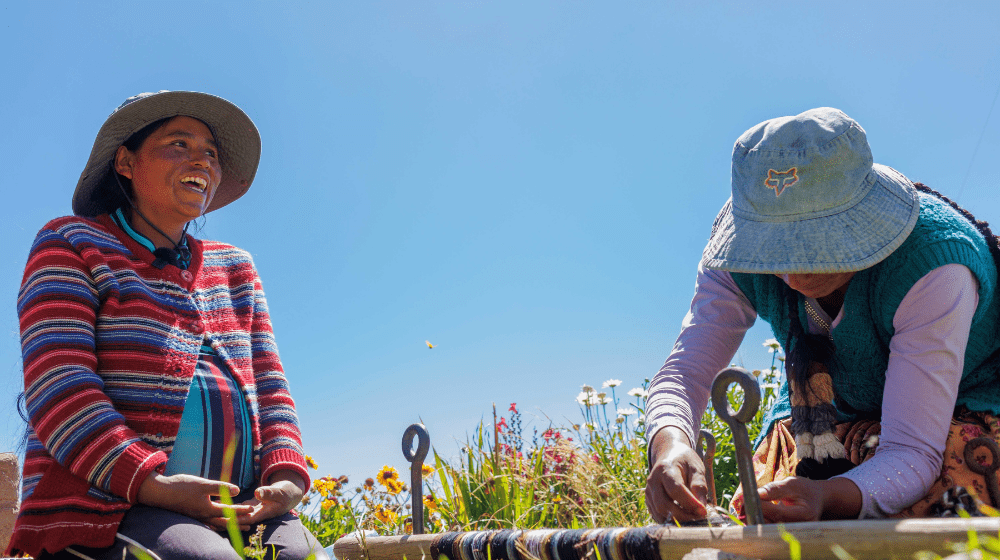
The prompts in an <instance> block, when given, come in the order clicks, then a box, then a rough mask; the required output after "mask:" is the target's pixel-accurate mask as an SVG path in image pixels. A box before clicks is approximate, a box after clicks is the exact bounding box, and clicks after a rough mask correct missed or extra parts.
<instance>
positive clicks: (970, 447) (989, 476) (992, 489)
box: [962, 437, 1000, 507]
mask: <svg viewBox="0 0 1000 560" xmlns="http://www.w3.org/2000/svg"><path fill="white" fill-rule="evenodd" d="M980 447H985V448H986V449H987V451H989V452H990V455H991V457H990V464H989V465H981V464H979V461H977V460H976V450H977V449H979V448H980ZM962 455H964V457H965V464H966V466H968V467H969V470H970V471H972V472H974V473H976V474H981V475H983V479H984V480H985V481H986V491H987V492H989V496H990V501H991V502H993V507H997V506H998V505H1000V485H998V484H997V471H998V470H1000V447H998V446H997V442H995V441H993V438H989V437H977V438H975V439H971V440H969V442H968V443H966V444H965V451H964V452H963V453H962Z"/></svg>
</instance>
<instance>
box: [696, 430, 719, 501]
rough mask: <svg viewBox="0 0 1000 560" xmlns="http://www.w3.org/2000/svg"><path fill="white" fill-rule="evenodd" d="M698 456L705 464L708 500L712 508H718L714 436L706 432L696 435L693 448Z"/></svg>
mask: <svg viewBox="0 0 1000 560" xmlns="http://www.w3.org/2000/svg"><path fill="white" fill-rule="evenodd" d="M695 451H697V453H698V456H699V457H701V461H702V462H703V463H704V464H705V484H706V485H707V486H708V499H709V502H710V504H711V505H712V507H716V506H718V502H717V501H716V499H715V436H713V435H712V432H710V431H708V430H702V431H701V432H700V433H699V434H698V445H697V446H696V447H695Z"/></svg>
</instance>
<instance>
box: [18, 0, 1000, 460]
mask: <svg viewBox="0 0 1000 560" xmlns="http://www.w3.org/2000/svg"><path fill="white" fill-rule="evenodd" d="M0 28H2V30H3V33H0V50H2V52H3V53H4V55H3V57H2V58H0V76H2V80H0V81H2V83H3V85H2V86H0V107H2V109H0V110H2V114H3V123H4V126H3V128H4V134H2V135H0V153H2V154H3V156H2V157H3V163H4V165H3V169H4V186H3V191H2V192H3V200H4V203H3V204H2V205H0V228H2V230H0V231H2V234H3V239H4V243H3V245H2V249H0V251H2V253H0V256H2V261H3V262H4V263H6V265H5V266H4V267H3V269H2V270H0V392H2V394H3V395H7V396H6V397H3V399H4V400H5V401H6V403H7V404H6V405H4V406H2V407H0V411H2V412H0V448H4V449H12V448H13V447H14V446H15V445H16V439H17V435H18V433H19V432H20V430H21V425H20V423H19V420H18V417H17V415H16V413H15V412H13V402H14V397H15V394H16V393H17V392H18V391H19V390H20V387H21V374H20V351H19V342H18V326H17V317H16V312H15V298H16V294H17V289H18V285H19V283H20V278H21V273H22V270H23V266H24V262H25V259H26V256H27V251H28V248H29V246H30V244H31V241H32V239H33V237H34V235H35V233H36V231H37V230H38V229H39V228H40V227H41V226H42V225H43V224H44V223H45V222H46V221H48V220H49V219H51V218H54V217H57V216H62V215H66V214H69V213H70V212H71V211H70V197H71V193H72V191H73V188H74V186H75V185H76V181H77V179H78V177H79V174H80V172H81V170H82V169H83V166H84V163H85V162H86V160H87V156H88V155H89V153H90V149H91V146H92V143H93V140H94V136H95V134H96V132H97V130H98V128H99V127H100V126H101V123H102V122H103V121H104V119H105V118H106V117H107V115H108V114H109V113H110V112H111V110H112V109H114V108H115V107H116V106H117V105H118V104H119V103H121V102H122V101H123V100H124V99H125V98H126V97H128V96H130V95H133V94H135V93H138V92H142V91H155V90H160V89H172V90H180V89H190V90H199V91H206V92H209V93H213V94H216V95H219V96H222V97H225V98H227V99H229V100H231V101H233V102H235V103H236V104H238V105H239V106H240V107H242V108H243V109H244V110H245V111H246V112H247V113H248V114H249V115H250V116H251V117H252V118H253V119H254V121H255V122H256V123H257V126H258V127H259V128H260V132H261V135H262V137H263V145H264V151H263V158H262V160H261V165H260V170H259V172H258V174H257V179H256V181H255V182H254V185H253V187H252V189H251V190H250V192H249V193H248V194H247V195H246V196H244V197H243V198H242V199H241V200H239V201H238V202H236V203H234V204H232V205H230V206H228V207H226V208H225V209H223V210H221V211H219V212H216V213H213V214H210V215H209V216H208V219H207V222H206V226H205V228H204V230H203V231H202V232H201V233H200V234H199V235H200V236H201V237H204V238H212V239H219V240H223V241H226V242H230V243H233V244H235V245H237V246H240V247H243V248H245V249H247V250H249V251H250V252H251V253H252V254H253V256H254V259H255V261H256V263H257V267H258V268H259V270H260V273H261V276H262V278H263V280H264V286H265V290H266V291H267V295H268V300H269V304H270V307H271V312H272V319H273V322H274V328H275V332H276V334H277V338H278V343H279V347H280V351H281V357H282V360H283V362H284V365H285V369H286V371H287V374H288V378H289V380H290V383H291V387H292V391H293V395H294V396H295V399H296V402H297V405H298V409H299V415H300V419H301V423H302V429H303V434H304V439H305V445H306V449H307V452H308V453H310V454H311V455H313V456H314V457H315V458H316V460H317V461H318V462H319V463H320V466H321V469H320V472H321V473H323V474H326V473H331V474H348V475H351V476H352V477H354V478H355V479H357V478H358V477H362V478H363V477H365V476H371V475H373V474H374V472H375V470H376V469H377V468H379V467H380V466H382V465H383V464H386V463H388V464H393V465H396V466H397V467H403V466H405V464H406V463H405V461H404V460H403V457H402V454H401V452H400V438H401V436H402V433H403V430H404V429H405V428H406V426H407V425H409V424H410V423H412V422H414V421H417V420H418V418H422V419H423V420H424V422H425V424H426V425H427V427H428V429H429V430H430V433H431V436H432V440H433V443H434V444H435V446H436V447H437V448H438V449H439V450H440V451H442V452H443V453H444V454H445V455H449V456H450V455H456V454H457V446H456V445H455V441H456V438H457V439H458V440H464V438H465V434H466V433H469V432H471V431H472V430H473V429H474V427H475V426H476V424H477V423H478V421H479V420H480V418H482V417H484V416H485V417H488V415H489V411H490V406H491V403H494V402H495V403H497V404H498V406H499V407H500V409H501V410H502V411H506V409H507V406H508V405H509V403H511V402H517V403H518V405H519V406H520V407H521V409H522V410H523V411H524V413H525V414H526V416H527V417H528V419H530V418H531V417H532V416H537V417H538V418H539V420H534V422H535V425H538V426H539V427H541V428H544V427H545V425H546V420H545V415H548V416H549V417H551V418H552V419H553V420H554V421H556V422H557V423H567V422H569V421H573V420H575V419H578V418H579V411H578V409H577V408H576V404H575V402H574V397H575V396H576V394H577V392H578V391H579V388H580V385H581V384H583V383H590V384H594V385H599V384H600V383H601V382H602V381H604V380H606V379H609V378H618V379H622V380H623V381H624V387H623V388H624V389H628V388H630V387H633V386H637V385H639V384H641V382H642V380H643V378H646V377H652V376H653V374H654V373H655V372H656V371H657V369H658V368H659V366H660V365H661V364H662V362H663V360H664V358H665V357H666V356H667V354H668V352H669V350H670V347H671V345H672V343H673V340H674V337H675V336H676V334H677V331H678V327H679V325H680V321H681V318H682V317H683V315H684V313H685V311H686V309H687V307H688V304H689V302H690V298H691V294H692V288H693V280H694V269H695V266H696V264H697V262H698V259H699V256H700V254H701V250H702V247H703V245H704V242H705V240H706V239H707V236H708V231H709V228H710V225H711V222H712V219H713V218H714V216H715V214H716V212H717V211H718V209H719V208H720V207H721V206H722V204H723V202H724V201H725V200H726V198H727V196H728V190H729V169H730V155H731V150H732V145H733V142H734V140H735V139H736V138H737V137H738V136H739V135H740V133H742V132H743V131H744V130H746V129H747V128H749V127H751V126H753V125H754V124H756V123H758V122H760V121H762V120H765V119H767V118H771V117H776V116H781V115H789V114H796V113H799V112H801V111H803V110H806V109H809V108H812V107H817V106H823V105H828V106H834V107H838V108H840V109H843V110H844V111H845V112H847V113H848V114H849V115H851V116H852V117H854V118H855V119H857V120H858V121H859V122H860V123H861V124H862V126H863V127H864V128H865V129H866V130H867V132H868V136H869V140H870V143H871V145H872V149H873V152H874V155H875V160H876V161H877V162H880V163H884V164H887V165H890V166H893V167H895V168H897V169H899V170H900V171H902V172H903V173H905V174H906V175H908V176H909V177H910V178H911V179H914V180H920V181H923V182H925V183H927V184H929V185H931V186H933V187H935V188H937V189H939V190H941V191H943V192H945V193H947V194H950V195H953V196H954V197H955V198H957V199H958V200H959V201H960V202H961V203H962V204H963V205H965V206H966V207H968V208H969V209H970V210H972V211H973V212H974V213H975V214H976V215H977V216H979V217H980V218H983V219H987V220H990V219H992V220H993V221H995V222H996V223H997V225H998V226H1000V199H998V196H997V186H998V184H1000V173H998V171H997V162H998V154H1000V108H997V109H996V110H994V112H993V114H992V116H991V117H990V118H989V119H987V116H988V114H989V112H990V108H991V104H992V103H993V101H994V99H995V97H994V96H995V94H996V92H997V91H998V87H1000V35H998V33H997V30H998V29H1000V3H997V2H996V1H992V0H991V1H981V2H948V3H941V2H913V1H907V2H870V1H865V2H827V3H824V4H820V3H813V2H614V3H612V2H566V1H563V2H548V1H543V2H538V1H532V2H518V1H502V2H483V1H456V2H436V1H435V2H406V1H401V2H376V1H370V2H295V1H283V2H278V1H271V2H245V1H241V2H186V1H174V2H154V1H148V2H16V3H15V2H8V3H4V4H3V5H2V7H0ZM980 138H981V139H982V141H981V143H980V142H979V140H980ZM977 145H978V151H976V148H977ZM974 155H975V157H973V156H974ZM998 229H1000V228H998ZM774 242H775V243H781V240H780V239H775V240H774ZM769 336H770V332H769V330H767V329H766V328H763V327H760V326H757V327H754V329H753V330H752V331H751V332H750V333H749V334H748V336H747V339H746V341H745V344H744V347H743V349H742V350H741V357H738V358H737V360H738V361H739V360H742V361H743V362H744V363H746V365H748V366H751V367H753V366H757V367H760V366H761V365H766V364H767V363H768V356H767V354H766V352H765V351H764V350H763V347H762V346H761V343H762V342H763V341H764V340H765V339H766V338H768V337H769ZM424 340H430V341H431V342H433V343H435V344H437V345H439V346H438V347H437V348H435V349H433V350H428V348H427V347H426V346H425V345H424Z"/></svg>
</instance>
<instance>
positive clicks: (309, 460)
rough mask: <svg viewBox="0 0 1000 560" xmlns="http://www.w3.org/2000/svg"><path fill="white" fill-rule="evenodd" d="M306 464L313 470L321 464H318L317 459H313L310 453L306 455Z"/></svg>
mask: <svg viewBox="0 0 1000 560" xmlns="http://www.w3.org/2000/svg"><path fill="white" fill-rule="evenodd" d="M306 466H307V467H309V468H310V469H313V470H316V469H318V468H319V465H317V464H316V461H313V458H312V457H310V456H308V455H306Z"/></svg>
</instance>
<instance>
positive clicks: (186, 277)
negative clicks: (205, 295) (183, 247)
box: [181, 270, 194, 282]
mask: <svg viewBox="0 0 1000 560" xmlns="http://www.w3.org/2000/svg"><path fill="white" fill-rule="evenodd" d="M181 278H183V279H184V281H185V282H190V281H191V279H192V278H194V276H193V275H192V274H191V273H190V272H188V271H186V270H182V271H181Z"/></svg>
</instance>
